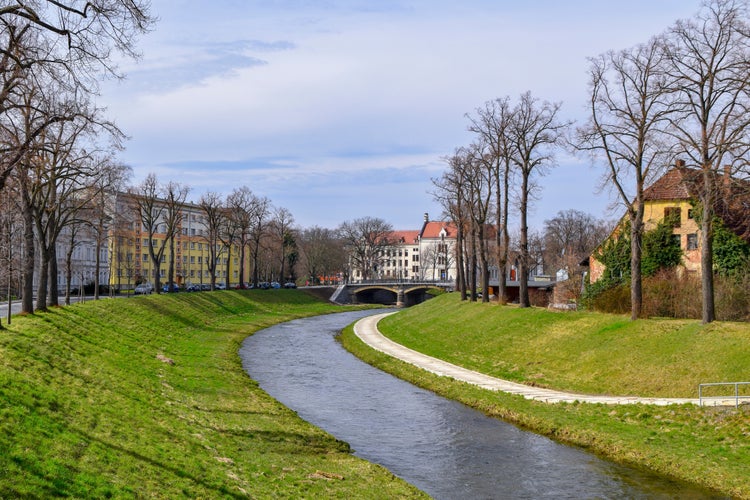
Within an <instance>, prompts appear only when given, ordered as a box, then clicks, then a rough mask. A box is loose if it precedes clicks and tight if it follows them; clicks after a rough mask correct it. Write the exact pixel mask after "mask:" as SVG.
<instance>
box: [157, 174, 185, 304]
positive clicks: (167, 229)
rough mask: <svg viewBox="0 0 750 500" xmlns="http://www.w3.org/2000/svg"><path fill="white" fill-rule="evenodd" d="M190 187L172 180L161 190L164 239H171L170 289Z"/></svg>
mask: <svg viewBox="0 0 750 500" xmlns="http://www.w3.org/2000/svg"><path fill="white" fill-rule="evenodd" d="M189 192H190V187H189V186H186V185H185V184H180V183H178V182H174V181H170V182H168V183H167V184H166V185H165V186H164V187H163V188H162V190H161V194H162V198H163V200H164V209H165V210H164V240H165V241H169V264H168V267H167V283H168V285H167V286H168V289H169V291H170V292H171V291H172V286H173V285H172V284H173V283H174V271H175V270H174V268H175V260H176V259H177V253H176V252H175V240H176V239H177V235H178V234H179V232H180V227H181V225H182V220H183V215H184V214H183V211H182V206H183V205H184V204H185V200H186V199H187V195H188V193H189Z"/></svg>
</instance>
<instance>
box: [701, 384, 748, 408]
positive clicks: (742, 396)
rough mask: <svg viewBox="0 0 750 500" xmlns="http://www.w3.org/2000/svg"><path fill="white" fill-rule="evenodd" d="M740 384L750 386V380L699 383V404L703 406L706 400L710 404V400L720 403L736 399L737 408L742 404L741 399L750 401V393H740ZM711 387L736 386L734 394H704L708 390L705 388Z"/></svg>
mask: <svg viewBox="0 0 750 500" xmlns="http://www.w3.org/2000/svg"><path fill="white" fill-rule="evenodd" d="M740 386H750V382H713V383H710V384H698V404H699V405H700V406H703V404H704V402H706V404H708V401H714V403H718V402H719V401H724V400H734V406H735V408H737V407H739V406H740V401H741V400H742V401H744V400H748V401H750V394H748V393H747V391H745V394H740ZM709 387H734V393H733V394H719V395H714V394H712V395H704V394H705V392H707V391H706V390H705V389H707V388H709ZM708 392H713V391H708ZM719 404H720V403H719Z"/></svg>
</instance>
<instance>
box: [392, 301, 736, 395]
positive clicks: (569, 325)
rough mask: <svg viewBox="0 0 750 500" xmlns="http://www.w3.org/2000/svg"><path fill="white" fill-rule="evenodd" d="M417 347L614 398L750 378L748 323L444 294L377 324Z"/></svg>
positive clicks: (489, 370) (514, 376)
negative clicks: (636, 316)
mask: <svg viewBox="0 0 750 500" xmlns="http://www.w3.org/2000/svg"><path fill="white" fill-rule="evenodd" d="M380 328H381V330H382V331H383V333H385V334H386V335H387V336H389V337H390V338H392V339H393V340H395V341H396V342H399V343H401V344H404V345H406V346H409V347H411V348H413V349H416V350H418V351H421V352H424V353H426V354H430V355H432V356H435V357H438V358H441V359H445V360H447V361H450V362H452V363H455V364H458V365H461V366H465V367H467V368H471V369H474V370H477V371H480V372H483V373H486V374H488V375H493V376H496V377H500V378H504V379H508V380H514V381H518V382H524V383H527V384H533V385H537V386H542V387H551V388H555V389H561V390H567V391H571V392H581V393H586V394H612V395H620V396H628V395H637V396H661V397H698V384H700V383H704V382H729V381H731V382H735V381H746V380H748V379H750V377H749V375H750V373H748V360H750V324H747V323H727V322H715V323H712V324H710V325H708V326H702V325H701V324H700V322H698V321H693V320H667V319H664V320H661V319H650V320H639V321H630V320H629V319H628V318H626V317H625V316H620V315H613V314H599V313H590V312H555V311H548V310H546V309H539V308H532V309H520V308H517V307H513V306H508V307H497V306H496V305H495V304H481V303H471V302H461V301H460V300H459V297H458V295H457V294H448V295H443V296H441V297H439V298H438V299H436V300H432V301H428V302H426V303H424V304H422V305H420V306H419V307H416V308H410V309H408V310H404V311H402V312H401V313H399V314H397V315H394V316H391V317H388V318H386V319H384V320H383V321H382V322H381V323H380Z"/></svg>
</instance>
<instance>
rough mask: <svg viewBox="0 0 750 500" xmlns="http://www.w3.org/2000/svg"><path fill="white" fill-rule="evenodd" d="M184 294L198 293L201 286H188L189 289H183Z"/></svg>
mask: <svg viewBox="0 0 750 500" xmlns="http://www.w3.org/2000/svg"><path fill="white" fill-rule="evenodd" d="M185 291H186V292H200V291H201V286H200V285H198V284H193V285H190V286H189V287H187V288H185Z"/></svg>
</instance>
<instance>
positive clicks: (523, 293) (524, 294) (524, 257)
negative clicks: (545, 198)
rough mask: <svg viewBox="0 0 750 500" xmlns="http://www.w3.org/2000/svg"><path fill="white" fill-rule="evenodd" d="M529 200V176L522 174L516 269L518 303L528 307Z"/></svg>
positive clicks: (529, 303)
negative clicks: (519, 238)
mask: <svg viewBox="0 0 750 500" xmlns="http://www.w3.org/2000/svg"><path fill="white" fill-rule="evenodd" d="M528 202H529V176H528V174H527V173H524V174H523V180H522V185H521V207H520V210H521V241H520V246H521V259H520V265H519V269H518V284H519V295H518V304H519V306H521V307H530V306H531V301H530V300H529V226H528V222H527V216H528V206H529V205H528Z"/></svg>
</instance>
